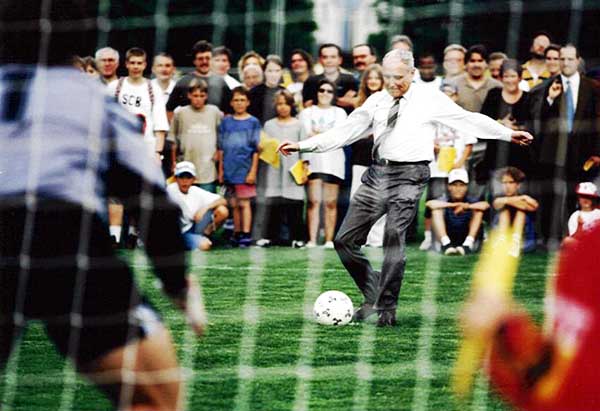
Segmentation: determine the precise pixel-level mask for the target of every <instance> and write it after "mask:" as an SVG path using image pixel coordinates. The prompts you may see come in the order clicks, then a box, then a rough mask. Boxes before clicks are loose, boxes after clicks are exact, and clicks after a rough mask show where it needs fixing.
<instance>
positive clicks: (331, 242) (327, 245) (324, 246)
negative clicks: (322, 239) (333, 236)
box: [323, 241, 335, 250]
mask: <svg viewBox="0 0 600 411" xmlns="http://www.w3.org/2000/svg"><path fill="white" fill-rule="evenodd" d="M323 248H326V249H328V250H333V249H334V248H335V246H334V245H333V241H327V242H326V243H325V244H323Z"/></svg>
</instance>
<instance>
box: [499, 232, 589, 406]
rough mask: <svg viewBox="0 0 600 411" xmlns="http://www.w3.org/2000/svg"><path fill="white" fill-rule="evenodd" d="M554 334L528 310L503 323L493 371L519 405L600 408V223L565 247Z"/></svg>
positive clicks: (552, 305) (552, 307)
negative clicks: (542, 327)
mask: <svg viewBox="0 0 600 411" xmlns="http://www.w3.org/2000/svg"><path fill="white" fill-rule="evenodd" d="M548 308H549V314H550V315H549V318H547V319H546V321H547V322H548V325H549V327H548V329H549V332H548V333H547V335H542V333H541V332H540V330H539V329H538V328H537V327H536V326H535V325H534V323H533V322H532V320H531V319H530V318H529V317H528V316H527V315H526V314H515V315H514V316H512V317H510V318H508V319H507V320H506V321H505V322H504V323H503V324H502V326H501V327H500V329H499V331H498V333H497V334H496V338H495V341H494V344H493V347H492V350H491V356H490V362H489V373H490V377H491V380H492V382H493V384H494V385H495V387H496V388H497V389H498V391H500V393H501V394H502V395H503V396H504V397H505V398H506V399H508V400H509V401H510V402H511V403H512V404H514V405H515V406H516V407H517V408H518V409H524V410H528V411H529V410H531V411H550V410H552V411H569V410H577V411H579V410H585V411H589V410H600V349H599V347H598V343H599V342H600V226H596V227H594V228H593V229H591V230H590V231H588V232H585V233H583V234H582V235H581V236H580V237H578V241H576V242H574V243H571V244H569V245H567V246H565V247H563V249H562V250H561V253H560V256H559V263H558V271H557V277H556V285H555V292H554V296H552V298H551V299H550V301H549V307H548Z"/></svg>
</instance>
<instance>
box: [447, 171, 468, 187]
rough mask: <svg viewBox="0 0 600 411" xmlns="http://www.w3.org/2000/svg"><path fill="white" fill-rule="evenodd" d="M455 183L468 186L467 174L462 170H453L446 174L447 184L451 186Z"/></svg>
mask: <svg viewBox="0 0 600 411" xmlns="http://www.w3.org/2000/svg"><path fill="white" fill-rule="evenodd" d="M455 181H462V182H463V183H465V184H469V174H467V170H465V169H464V168H455V169H454V170H452V171H450V173H448V184H452V183H454V182H455Z"/></svg>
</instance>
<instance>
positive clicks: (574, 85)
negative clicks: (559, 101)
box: [560, 71, 581, 110]
mask: <svg viewBox="0 0 600 411" xmlns="http://www.w3.org/2000/svg"><path fill="white" fill-rule="evenodd" d="M560 79H561V80H562V84H563V90H564V93H566V92H567V80H568V81H569V84H570V85H571V94H573V108H574V109H575V110H577V97H579V83H580V82H581V76H580V75H579V72H578V71H576V72H575V74H573V75H572V76H571V77H566V76H565V75H564V74H561V75H560Z"/></svg>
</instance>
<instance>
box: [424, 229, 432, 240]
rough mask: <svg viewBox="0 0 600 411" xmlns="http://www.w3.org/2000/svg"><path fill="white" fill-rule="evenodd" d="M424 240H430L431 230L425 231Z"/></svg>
mask: <svg viewBox="0 0 600 411" xmlns="http://www.w3.org/2000/svg"><path fill="white" fill-rule="evenodd" d="M424 234H425V240H431V231H425V232H424Z"/></svg>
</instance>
